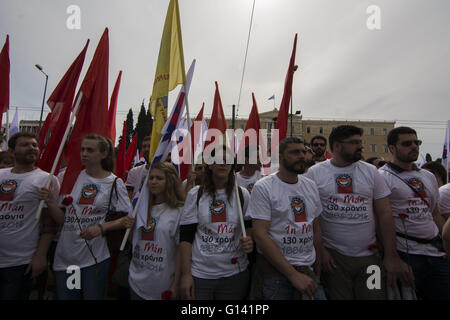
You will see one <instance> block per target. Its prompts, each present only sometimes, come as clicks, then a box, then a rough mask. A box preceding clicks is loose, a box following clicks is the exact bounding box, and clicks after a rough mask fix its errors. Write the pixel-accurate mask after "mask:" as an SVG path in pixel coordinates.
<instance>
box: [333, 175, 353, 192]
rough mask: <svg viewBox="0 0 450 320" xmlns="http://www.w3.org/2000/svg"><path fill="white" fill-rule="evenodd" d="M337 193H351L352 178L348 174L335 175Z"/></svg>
mask: <svg viewBox="0 0 450 320" xmlns="http://www.w3.org/2000/svg"><path fill="white" fill-rule="evenodd" d="M335 177H336V187H337V193H353V179H352V176H351V175H350V174H339V175H336V176H335Z"/></svg>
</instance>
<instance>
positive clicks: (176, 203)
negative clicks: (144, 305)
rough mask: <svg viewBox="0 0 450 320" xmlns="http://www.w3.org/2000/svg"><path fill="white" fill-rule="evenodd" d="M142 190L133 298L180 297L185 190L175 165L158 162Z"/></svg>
mask: <svg viewBox="0 0 450 320" xmlns="http://www.w3.org/2000/svg"><path fill="white" fill-rule="evenodd" d="M141 192H144V193H146V194H147V195H148V196H147V197H144V194H143V195H142V197H143V198H142V199H141V202H140V204H139V207H138V209H137V212H136V224H135V226H134V228H133V234H132V244H133V245H132V247H133V254H132V259H131V263H130V269H129V270H130V274H129V277H128V283H129V284H130V289H131V290H130V297H131V299H132V300H169V299H176V298H177V297H178V283H179V277H180V264H179V258H178V252H177V251H178V244H179V224H180V217H181V209H182V207H183V204H184V190H183V187H182V186H181V181H180V178H179V177H178V173H177V171H176V169H175V167H174V166H173V165H172V164H171V163H169V162H157V163H154V164H153V165H152V166H151V167H150V172H149V178H148V182H147V184H146V185H145V186H144V187H143V188H142V190H141Z"/></svg>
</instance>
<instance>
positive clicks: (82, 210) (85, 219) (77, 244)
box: [53, 170, 131, 271]
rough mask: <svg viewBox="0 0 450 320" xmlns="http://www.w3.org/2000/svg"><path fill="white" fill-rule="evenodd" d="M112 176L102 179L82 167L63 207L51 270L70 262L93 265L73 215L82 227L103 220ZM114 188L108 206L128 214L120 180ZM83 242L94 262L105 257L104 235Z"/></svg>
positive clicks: (126, 196)
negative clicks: (61, 223) (62, 222)
mask: <svg viewBox="0 0 450 320" xmlns="http://www.w3.org/2000/svg"><path fill="white" fill-rule="evenodd" d="M115 177H116V176H115V175H114V174H110V175H109V176H108V177H106V178H103V179H96V178H93V177H91V176H89V175H88V174H87V173H86V170H83V171H81V172H80V174H79V176H78V178H77V181H76V182H75V185H74V186H73V189H72V192H71V193H70V196H71V197H72V198H73V202H72V205H69V206H67V207H66V213H65V215H64V225H63V226H62V228H61V235H60V237H59V241H58V245H57V247H56V252H55V261H54V264H53V270H55V271H63V270H66V269H67V267H68V266H70V265H77V266H79V267H80V268H84V267H88V266H92V265H94V264H95V262H94V258H93V257H92V255H91V253H90V252H89V249H88V248H87V247H86V243H85V241H84V239H83V238H81V237H80V228H79V226H78V223H77V217H78V218H79V219H80V224H81V229H82V230H84V229H86V228H88V227H90V226H95V225H97V224H102V223H104V222H105V217H106V213H107V211H108V202H109V195H110V193H111V187H112V184H113V182H114V179H115ZM116 187H117V196H116V193H115V192H114V193H113V196H112V199H111V208H110V209H111V210H115V211H120V212H127V213H131V204H130V200H129V198H128V195H127V191H126V188H125V185H124V183H123V181H122V179H120V178H119V179H117V182H116ZM87 242H88V243H89V245H90V246H91V248H92V251H93V253H94V256H95V258H96V259H97V262H98V263H100V262H102V261H104V260H106V259H108V258H109V256H110V255H109V250H108V246H107V243H106V238H104V237H102V236H98V237H95V238H94V239H91V240H88V241H87Z"/></svg>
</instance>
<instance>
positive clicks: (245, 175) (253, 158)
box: [236, 146, 262, 193]
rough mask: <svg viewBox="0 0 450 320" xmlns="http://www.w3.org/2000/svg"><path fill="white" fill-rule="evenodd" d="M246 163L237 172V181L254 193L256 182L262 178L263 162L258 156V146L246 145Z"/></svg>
mask: <svg viewBox="0 0 450 320" xmlns="http://www.w3.org/2000/svg"><path fill="white" fill-rule="evenodd" d="M244 153H245V154H244V158H245V163H244V166H243V167H242V170H241V171H240V172H238V173H236V182H237V184H238V185H239V186H240V187H243V188H245V189H247V191H248V192H250V193H252V189H253V186H254V185H255V183H256V182H257V181H258V180H259V179H261V178H262V176H261V171H260V170H261V163H260V161H259V157H258V148H257V147H252V146H246V147H245V149H244Z"/></svg>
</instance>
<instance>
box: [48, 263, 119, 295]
mask: <svg viewBox="0 0 450 320" xmlns="http://www.w3.org/2000/svg"><path fill="white" fill-rule="evenodd" d="M109 263H110V259H109V258H108V259H106V260H104V261H102V262H100V263H98V265H97V267H98V272H97V267H96V266H95V265H93V266H89V267H85V268H81V269H80V273H81V279H80V280H81V281H80V284H81V288H80V289H76V288H74V289H69V288H68V287H67V279H68V278H69V277H70V276H72V275H73V273H72V274H70V273H67V272H66V271H55V283H56V293H57V297H58V299H59V300H101V299H103V296H104V293H105V287H106V281H108V272H109Z"/></svg>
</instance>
